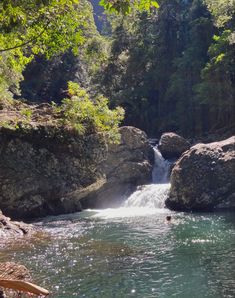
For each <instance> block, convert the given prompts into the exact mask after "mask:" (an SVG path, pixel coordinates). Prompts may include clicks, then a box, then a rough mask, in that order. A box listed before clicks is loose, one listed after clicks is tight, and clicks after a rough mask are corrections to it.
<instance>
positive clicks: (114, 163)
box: [82, 126, 154, 208]
mask: <svg viewBox="0 0 235 298" xmlns="http://www.w3.org/2000/svg"><path fill="white" fill-rule="evenodd" d="M120 134H121V142H120V144H112V145H109V147H108V155H107V159H106V160H105V161H104V162H103V163H102V165H101V171H102V172H103V173H105V176H106V182H105V183H104V185H103V186H102V187H101V188H100V189H99V190H98V191H97V192H95V193H93V194H91V195H90V196H88V197H87V198H86V199H85V200H82V205H83V206H84V207H85V208H87V207H89V208H98V207H99V208H100V207H116V206H120V204H121V202H122V201H123V200H125V199H126V198H127V197H128V196H129V195H130V194H131V193H132V192H133V191H135V189H136V187H137V186H138V185H142V184H146V183H149V182H151V179H152V164H153V160H154V152H153V148H152V147H151V145H150V144H149V142H148V139H147V135H146V134H145V133H144V132H143V131H142V130H140V129H138V128H135V127H132V126H124V127H121V128H120Z"/></svg>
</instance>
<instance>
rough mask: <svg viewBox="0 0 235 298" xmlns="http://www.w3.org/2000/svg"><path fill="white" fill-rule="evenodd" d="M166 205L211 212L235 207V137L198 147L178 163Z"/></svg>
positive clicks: (173, 207) (185, 154)
mask: <svg viewBox="0 0 235 298" xmlns="http://www.w3.org/2000/svg"><path fill="white" fill-rule="evenodd" d="M166 206H167V207H169V208H171V209H174V210H186V211H187V210H192V211H207V210H213V209H215V208H229V209H231V208H235V136H232V137H231V138H229V139H226V140H224V141H221V142H214V143H209V144H197V145H195V146H193V147H191V149H190V150H189V151H187V152H185V153H184V154H183V156H182V157H181V158H180V159H179V160H178V161H177V163H176V165H175V166H174V168H173V171H172V174H171V190H170V195H169V198H168V199H167V200H166Z"/></svg>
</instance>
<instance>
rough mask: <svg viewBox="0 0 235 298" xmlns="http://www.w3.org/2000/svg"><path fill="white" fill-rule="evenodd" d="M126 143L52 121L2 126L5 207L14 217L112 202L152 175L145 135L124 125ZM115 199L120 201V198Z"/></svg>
mask: <svg viewBox="0 0 235 298" xmlns="http://www.w3.org/2000/svg"><path fill="white" fill-rule="evenodd" d="M120 132H121V136H122V137H121V144H120V145H110V146H109V148H108V147H107V144H106V142H105V139H104V137H103V136H101V135H98V134H97V135H90V136H84V137H81V136H76V135H74V134H73V133H72V132H68V131H61V129H56V128H53V127H47V126H42V127H35V128H30V129H29V130H28V131H27V130H22V131H20V130H10V129H4V128H2V129H0V156H1V159H0V208H1V209H2V211H3V212H4V214H6V215H7V216H10V217H12V218H14V219H19V218H21V219H22V218H23V219H26V218H35V217H41V216H45V215H53V214H54V215H56V214H61V213H70V212H77V211H80V210H81V209H82V208H83V207H85V208H86V207H88V208H91V207H94V206H95V207H97V206H99V207H100V206H103V207H104V206H105V207H106V206H108V205H111V204H114V201H115V200H118V202H120V199H121V198H123V197H126V196H127V195H129V194H130V193H131V191H132V190H134V189H135V187H136V186H137V185H139V184H143V183H146V182H150V181H151V169H152V166H151V161H150V160H151V158H153V152H152V148H151V146H150V145H149V144H148V141H147V138H146V135H145V133H144V132H142V131H141V130H139V129H136V128H134V127H123V128H121V129H120ZM115 204H117V202H116V201H115Z"/></svg>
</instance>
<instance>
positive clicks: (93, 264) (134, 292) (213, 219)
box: [0, 209, 235, 298]
mask: <svg viewBox="0 0 235 298" xmlns="http://www.w3.org/2000/svg"><path fill="white" fill-rule="evenodd" d="M110 211H111V210H109V212H107V211H106V213H105V211H85V212H82V213H76V214H72V215H66V216H58V217H49V218H46V219H44V220H43V221H40V222H38V223H37V225H39V226H41V227H42V228H43V229H44V230H45V231H47V233H48V234H47V236H41V237H37V238H35V239H32V240H31V241H29V242H27V243H20V242H19V243H17V244H15V245H14V246H12V245H11V246H9V247H7V248H6V249H5V250H1V251H0V261H3V260H13V261H19V262H21V263H23V264H25V265H26V266H27V267H28V268H30V269H31V270H32V272H33V275H34V279H35V281H36V282H39V283H40V284H41V285H42V286H45V287H47V288H49V289H50V290H51V291H52V295H51V297H56V298H57V297H60V298H65V297H66V298H70V297H89V298H93V297H94V298H95V297H99V298H111V297H115V298H125V297H137V298H150V297H154V298H156V297H161V298H169V297H179V298H189V297H195V298H200V297H203V298H204V297H205V298H207V297H211V298H212V297H213V298H221V297H231V298H232V297H233V298H234V297H235V237H234V236H235V216H234V213H233V214H232V213H219V214H218V213H217V214H213V213H211V214H184V213H172V214H171V215H172V218H173V219H172V223H170V224H169V223H166V222H165V216H166V213H170V212H169V211H167V210H165V212H162V210H161V212H160V211H159V210H158V209H156V210H155V212H149V213H147V214H145V215H144V213H143V214H141V212H139V213H138V212H137V213H136V214H137V216H128V214H125V215H124V216H121V214H120V210H119V215H117V214H116V216H115V210H112V212H113V213H112V212H111V213H110ZM116 211H117V210H116ZM145 211H146V210H145ZM152 211H153V210H152ZM107 214H109V215H110V214H113V215H110V216H107ZM132 215H133V214H132Z"/></svg>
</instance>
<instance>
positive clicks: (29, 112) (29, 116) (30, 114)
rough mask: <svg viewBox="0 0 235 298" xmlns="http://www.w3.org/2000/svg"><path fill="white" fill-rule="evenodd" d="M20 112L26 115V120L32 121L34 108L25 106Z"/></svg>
mask: <svg viewBox="0 0 235 298" xmlns="http://www.w3.org/2000/svg"><path fill="white" fill-rule="evenodd" d="M20 114H21V115H22V116H23V117H24V119H25V120H27V121H30V120H31V117H32V110H31V109H29V108H24V109H22V110H21V111H20Z"/></svg>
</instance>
